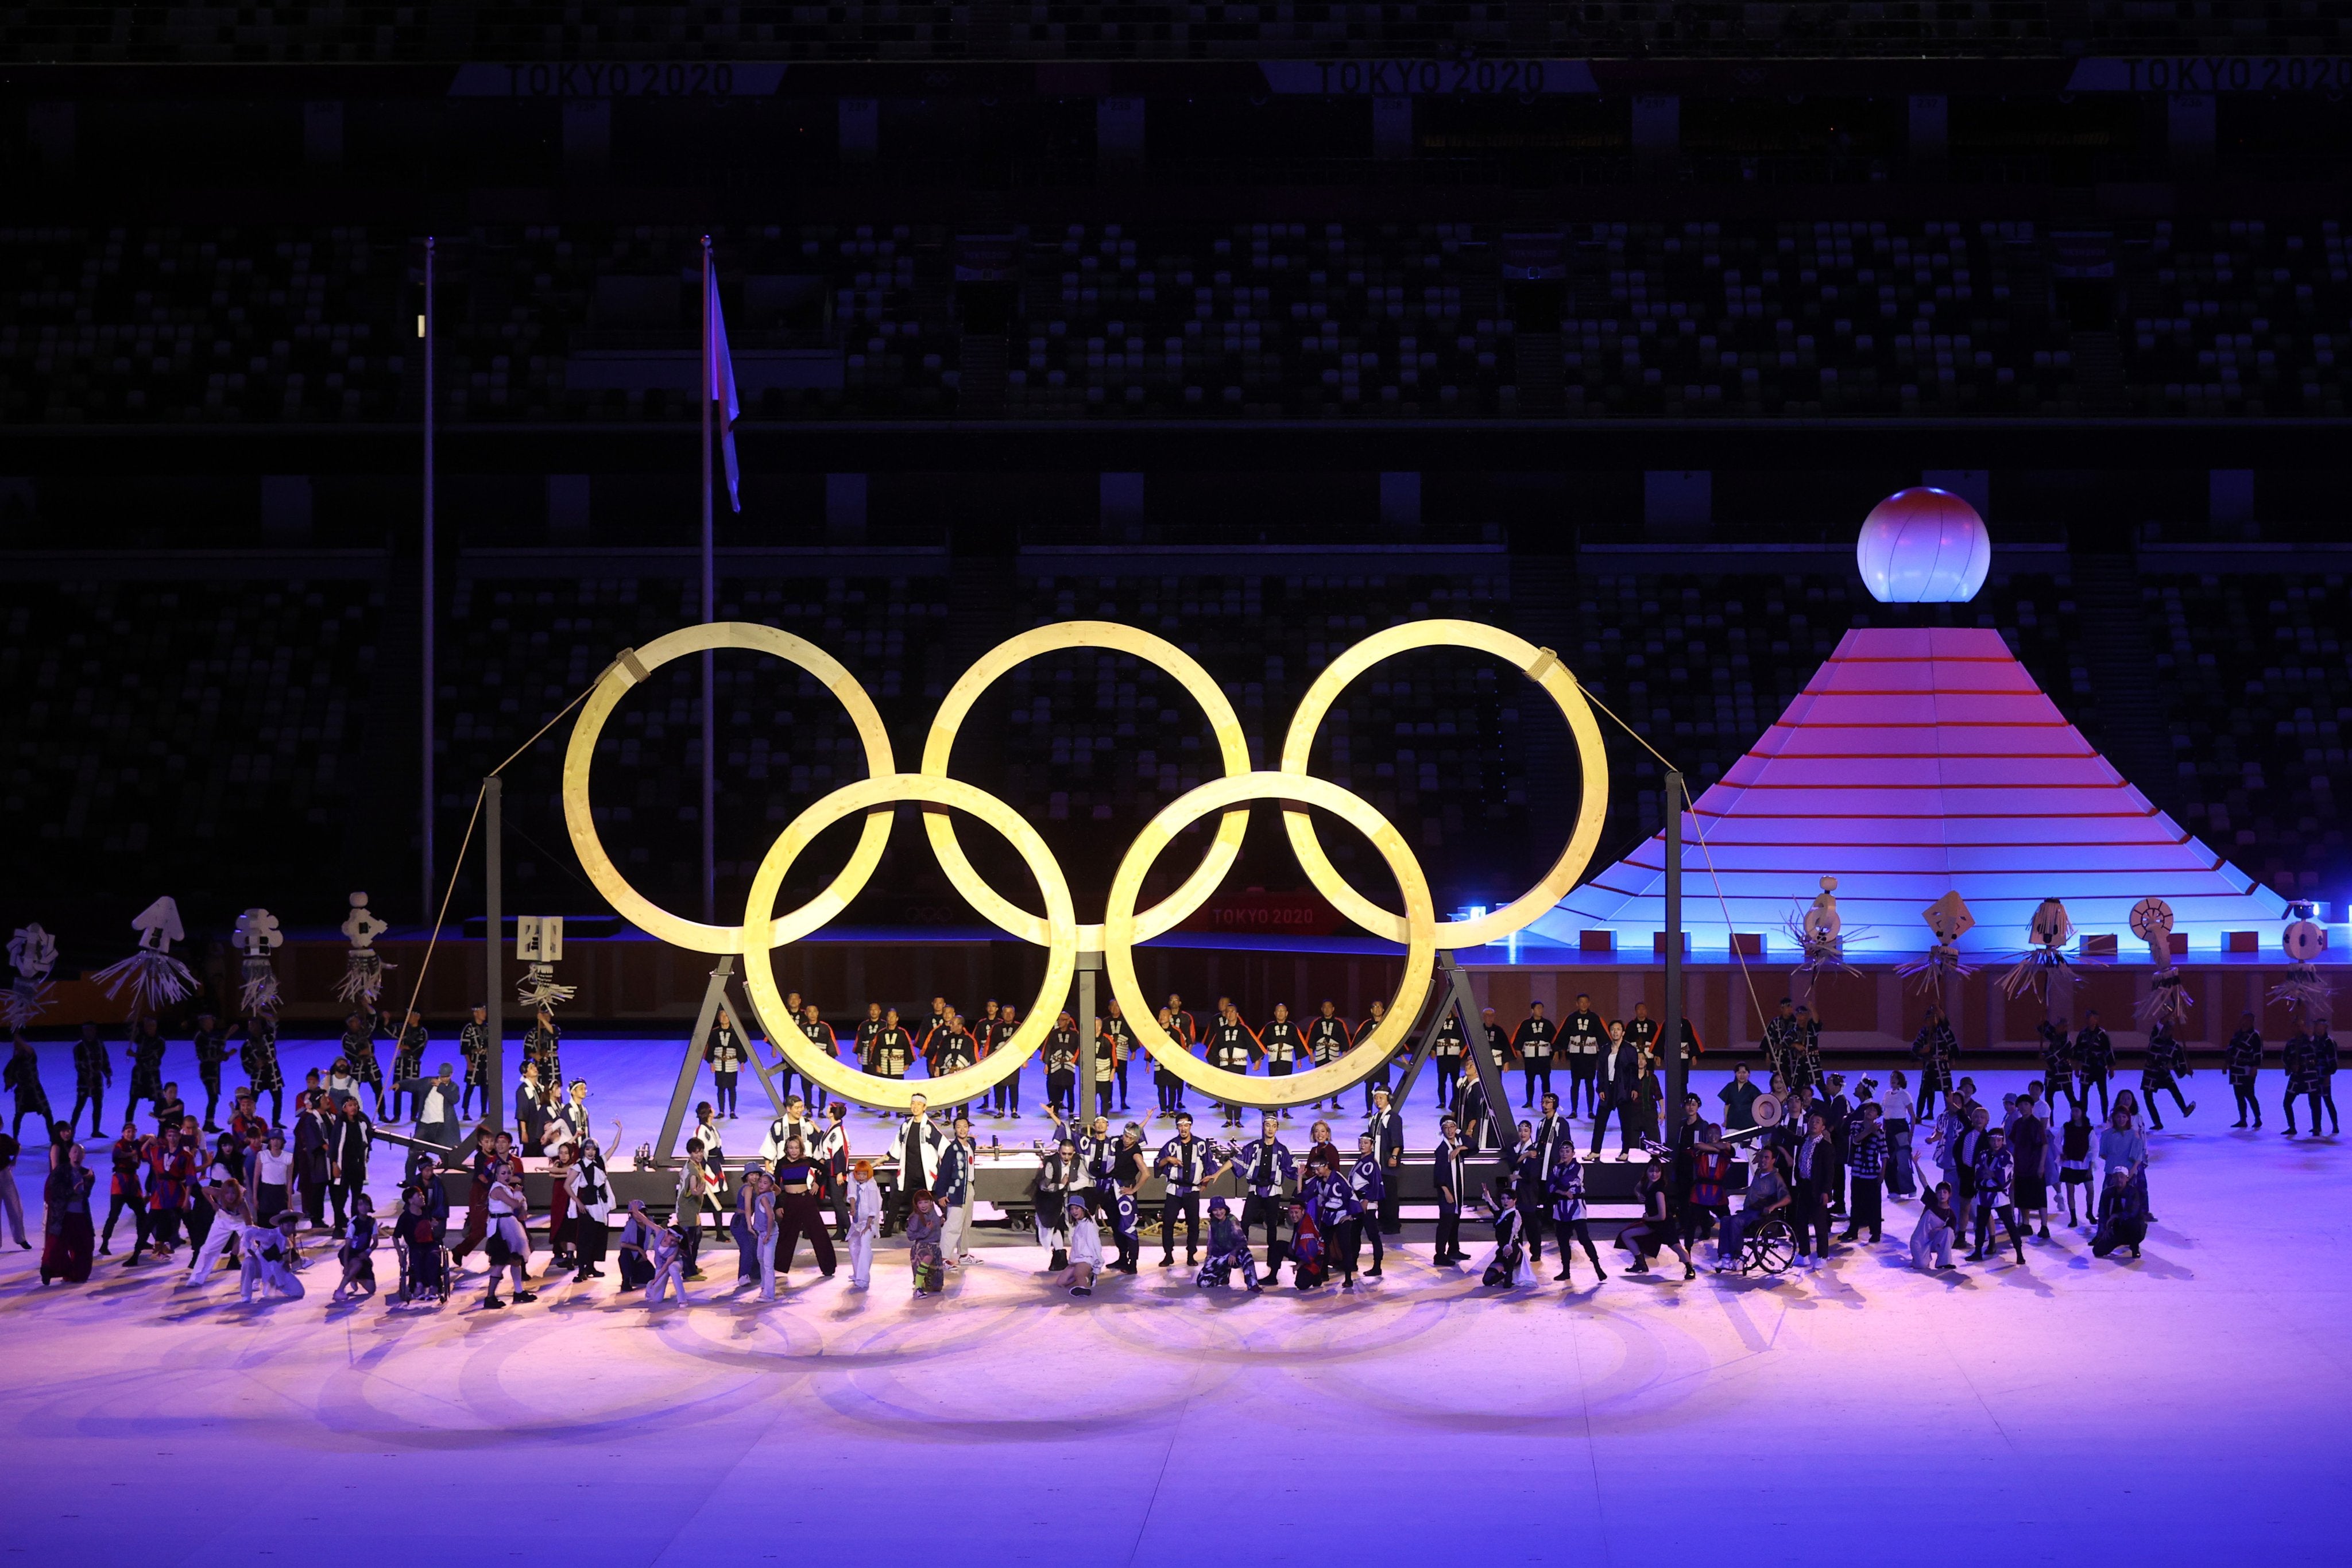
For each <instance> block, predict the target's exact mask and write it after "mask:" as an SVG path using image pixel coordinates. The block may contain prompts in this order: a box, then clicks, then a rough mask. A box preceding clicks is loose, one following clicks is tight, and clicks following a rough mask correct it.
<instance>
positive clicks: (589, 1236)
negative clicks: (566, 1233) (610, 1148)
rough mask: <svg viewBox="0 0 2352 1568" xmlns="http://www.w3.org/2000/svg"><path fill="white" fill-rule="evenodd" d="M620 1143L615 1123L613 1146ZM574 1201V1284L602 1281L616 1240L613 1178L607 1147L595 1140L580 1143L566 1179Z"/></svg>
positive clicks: (567, 1188)
mask: <svg viewBox="0 0 2352 1568" xmlns="http://www.w3.org/2000/svg"><path fill="white" fill-rule="evenodd" d="M620 1142H621V1124H620V1123H618V1122H614V1124H613V1144H614V1147H616V1148H617V1147H618V1146H619V1145H620ZM564 1186H565V1189H566V1190H567V1191H568V1192H569V1193H570V1195H571V1198H572V1261H573V1264H574V1266H575V1267H574V1271H573V1273H572V1281H573V1282H575V1283H577V1282H579V1281H584V1280H592V1279H593V1280H601V1279H603V1278H604V1270H602V1269H600V1268H598V1267H597V1265H598V1264H600V1263H602V1262H604V1251H605V1249H606V1248H607V1247H608V1246H610V1245H611V1243H612V1237H613V1177H612V1174H611V1172H609V1171H608V1170H607V1169H606V1168H605V1166H604V1145H601V1144H599V1143H598V1142H597V1141H596V1140H595V1139H593V1138H589V1137H583V1138H582V1139H581V1140H580V1151H579V1157H578V1158H577V1159H575V1160H574V1161H573V1162H572V1169H571V1170H570V1171H569V1172H568V1173H567V1174H566V1176H565V1177H564Z"/></svg>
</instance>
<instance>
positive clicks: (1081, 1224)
mask: <svg viewBox="0 0 2352 1568" xmlns="http://www.w3.org/2000/svg"><path fill="white" fill-rule="evenodd" d="M1218 1201H1219V1202H1220V1203H1222V1202H1223V1201H1224V1200H1223V1199H1222V1198H1220V1199H1218ZM1065 1214H1066V1225H1067V1227H1068V1229H1069V1238H1070V1240H1069V1260H1068V1262H1067V1263H1066V1264H1065V1265H1064V1267H1063V1269H1062V1271H1061V1272H1060V1273H1059V1274H1057V1275H1056V1276H1055V1283H1057V1284H1061V1285H1066V1286H1067V1287H1068V1288H1069V1291H1070V1294H1072V1295H1074V1296H1091V1295H1093V1294H1094V1293H1095V1280H1096V1278H1097V1276H1098V1275H1100V1274H1101V1273H1102V1266H1103V1261H1102V1227H1101V1226H1099V1225H1097V1224H1096V1223H1095V1217H1094V1213H1093V1211H1092V1209H1091V1208H1089V1207H1088V1206H1087V1200H1086V1199H1085V1198H1084V1197H1078V1196H1075V1195H1074V1196H1073V1197H1071V1198H1070V1200H1069V1205H1068V1207H1067V1208H1066V1210H1065ZM1248 1255H1249V1254H1248V1252H1247V1250H1246V1249H1244V1252H1243V1256H1244V1258H1246V1257H1247V1256H1248ZM1055 1256H1056V1257H1059V1256H1061V1254H1059V1253H1056V1254H1055Z"/></svg>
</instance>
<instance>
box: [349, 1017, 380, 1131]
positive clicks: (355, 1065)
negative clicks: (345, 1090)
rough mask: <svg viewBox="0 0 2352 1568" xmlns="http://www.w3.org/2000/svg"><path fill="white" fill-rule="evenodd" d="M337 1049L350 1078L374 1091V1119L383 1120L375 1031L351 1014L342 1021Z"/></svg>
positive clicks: (365, 1020)
mask: <svg viewBox="0 0 2352 1568" xmlns="http://www.w3.org/2000/svg"><path fill="white" fill-rule="evenodd" d="M339 1049H340V1050H341V1052H342V1057H343V1061H345V1062H346V1063H347V1064H349V1066H350V1067H351V1070H352V1078H353V1079H354V1080H355V1081H357V1082H361V1083H364V1084H366V1085H367V1086H368V1087H369V1088H371V1089H373V1090H374V1091H375V1119H376V1120H377V1121H379V1122H381V1121H383V1063H382V1062H381V1061H377V1060H376V1055H375V1031H374V1030H373V1029H371V1028H369V1027H368V1020H367V1019H365V1018H364V1017H362V1015H361V1014H358V1013H352V1014H351V1015H350V1016H348V1017H347V1018H345V1019H343V1038H342V1040H341V1044H340V1047H339Z"/></svg>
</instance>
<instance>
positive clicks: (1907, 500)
mask: <svg viewBox="0 0 2352 1568" xmlns="http://www.w3.org/2000/svg"><path fill="white" fill-rule="evenodd" d="M1853 553H1854V560H1855V563H1856V564H1857V565H1858V566H1860V567H1861V569H1862V580H1863V582H1864V585H1865V586H1866V587H1868V588H1869V590H1870V593H1871V597H1872V598H1874V599H1875V600H1877V601H1879V602H1880V603H1882V604H1962V603H1966V602H1967V601H1969V600H1971V599H1974V598H1975V597H1976V594H1977V590H1978V589H1979V588H1982V587H1983V586H1984V580H1985V573H1986V572H1988V571H1990V570H1991V569H1992V536H1991V535H1990V533H1988V532H1986V530H1985V525H1984V519H1983V518H1982V517H1978V516H1977V509H1976V508H1975V507H1971V506H1969V504H1968V503H1967V502H1966V501H1964V500H1962V499H1961V498H1960V497H1958V496H1955V495H1953V494H1952V493H1951V492H1950V491H1949V490H1938V489H1936V488H1934V487H1932V486H1924V485H1923V486H1916V487H1915V488H1913V489H1909V490H1898V491H1896V492H1895V494H1894V495H1892V496H1889V497H1886V499H1885V500H1884V501H1881V502H1879V503H1878V505H1877V506H1875V507H1872V508H1871V509H1870V516H1869V517H1865V518H1864V519H1863V524H1862V537H1861V538H1859V539H1858V540H1856V541H1855V544H1854V549H1853Z"/></svg>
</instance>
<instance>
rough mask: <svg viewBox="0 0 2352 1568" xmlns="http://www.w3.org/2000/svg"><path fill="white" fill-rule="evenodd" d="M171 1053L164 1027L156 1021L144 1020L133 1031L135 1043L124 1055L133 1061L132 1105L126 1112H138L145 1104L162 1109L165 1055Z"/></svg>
mask: <svg viewBox="0 0 2352 1568" xmlns="http://www.w3.org/2000/svg"><path fill="white" fill-rule="evenodd" d="M169 1049H170V1047H169V1046H168V1045H167V1044H166V1043H165V1042H164V1040H163V1029H162V1026H160V1025H159V1024H157V1023H156V1021H155V1020H154V1019H152V1018H142V1019H140V1020H139V1022H138V1023H137V1024H136V1025H135V1026H133V1027H132V1029H131V1043H130V1044H129V1045H127V1046H125V1047H124V1048H123V1051H122V1054H123V1055H125V1056H127V1057H129V1058H130V1059H131V1103H130V1104H129V1105H128V1106H127V1107H126V1109H128V1110H131V1111H136V1110H138V1109H139V1107H140V1105H141V1103H146V1104H150V1105H154V1106H157V1107H161V1106H162V1104H163V1052H164V1051H167V1050H169Z"/></svg>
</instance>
